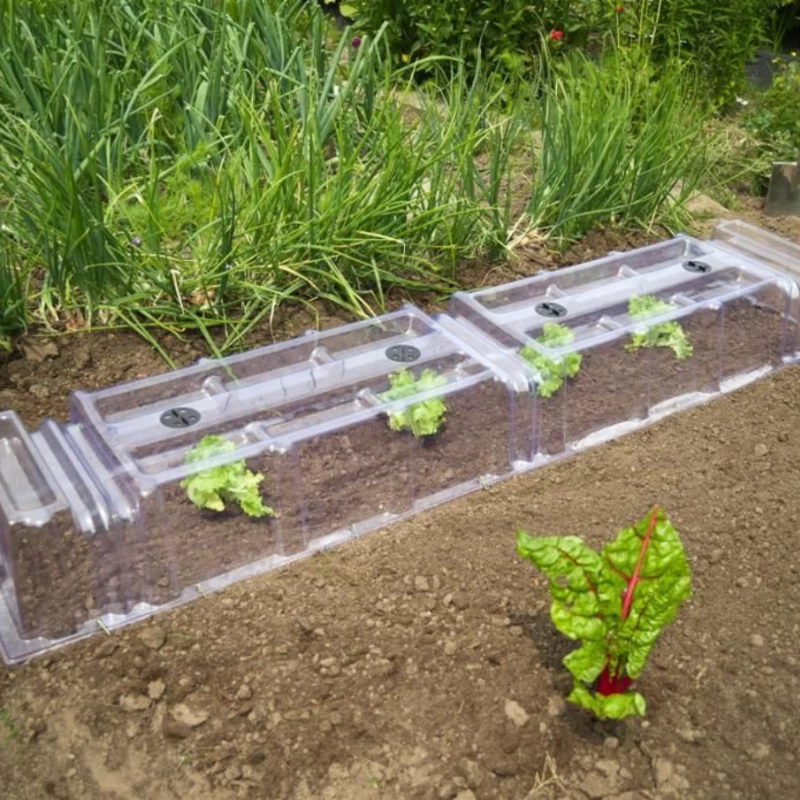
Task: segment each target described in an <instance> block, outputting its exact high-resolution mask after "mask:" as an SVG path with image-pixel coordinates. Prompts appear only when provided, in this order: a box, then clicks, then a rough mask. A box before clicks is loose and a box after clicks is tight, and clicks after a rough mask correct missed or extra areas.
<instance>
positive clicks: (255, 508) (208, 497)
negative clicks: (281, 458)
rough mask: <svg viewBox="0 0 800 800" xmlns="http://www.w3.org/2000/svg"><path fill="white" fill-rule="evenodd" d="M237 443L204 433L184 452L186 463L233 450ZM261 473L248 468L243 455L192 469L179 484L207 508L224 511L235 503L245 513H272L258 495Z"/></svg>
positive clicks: (261, 515) (261, 479) (199, 503)
mask: <svg viewBox="0 0 800 800" xmlns="http://www.w3.org/2000/svg"><path fill="white" fill-rule="evenodd" d="M235 449H236V445H235V444H234V443H233V442H231V441H229V440H228V439H225V438H224V437H223V436H204V437H203V438H202V439H201V440H200V441H199V442H198V443H197V444H196V445H195V446H194V447H193V448H192V449H191V450H190V451H189V452H188V453H187V454H186V457H185V461H186V463H187V464H197V463H199V462H201V461H206V460H208V459H210V458H214V457H215V456H219V455H222V454H223V453H232V452H233V451H234V450H235ZM263 480H264V476H263V475H261V474H260V473H257V472H252V471H251V470H249V469H248V468H247V464H246V463H245V461H244V459H240V460H238V461H230V462H228V463H227V464H220V465H219V466H216V467H209V468H208V469H204V470H200V471H199V472H195V473H194V474H193V475H189V476H188V477H187V478H185V479H184V480H182V481H181V488H182V489H185V490H186V495H187V496H188V498H189V500H190V501H191V502H192V503H194V505H196V506H198V507H199V508H206V509H209V510H210V511H224V510H225V505H226V504H227V503H234V504H237V505H238V506H239V508H241V510H242V511H244V513H245V514H247V516H248V517H274V516H275V512H274V511H273V510H272V509H271V508H270V507H269V506H267V505H265V504H264V500H263V498H262V497H261V492H260V491H259V488H258V487H259V485H260V484H261V482H262V481H263Z"/></svg>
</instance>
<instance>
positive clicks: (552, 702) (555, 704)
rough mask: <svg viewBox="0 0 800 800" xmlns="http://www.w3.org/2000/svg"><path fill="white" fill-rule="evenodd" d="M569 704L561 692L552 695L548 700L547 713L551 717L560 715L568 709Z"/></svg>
mask: <svg viewBox="0 0 800 800" xmlns="http://www.w3.org/2000/svg"><path fill="white" fill-rule="evenodd" d="M566 708H567V704H566V702H565V701H564V698H563V697H561V695H559V694H554V695H551V696H550V698H549V699H548V701H547V713H548V715H549V716H551V717H558V716H560V715H561V714H563V713H564V711H566Z"/></svg>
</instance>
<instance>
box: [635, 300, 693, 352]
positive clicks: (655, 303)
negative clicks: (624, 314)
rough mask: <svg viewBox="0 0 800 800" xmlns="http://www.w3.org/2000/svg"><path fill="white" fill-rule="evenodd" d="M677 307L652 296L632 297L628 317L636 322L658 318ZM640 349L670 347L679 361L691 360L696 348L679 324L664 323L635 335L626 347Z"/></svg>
mask: <svg viewBox="0 0 800 800" xmlns="http://www.w3.org/2000/svg"><path fill="white" fill-rule="evenodd" d="M673 308H675V306H673V305H672V303H668V302H667V301H666V300H660V299H659V298H658V297H653V296H652V295H642V296H641V297H631V299H630V300H629V301H628V316H629V317H630V318H631V319H632V320H633V321H634V322H639V321H640V320H644V319H647V318H648V317H656V316H658V315H659V314H666V313H667V311H671V310H672V309H673ZM640 347H669V348H670V349H671V350H672V352H673V353H675V357H676V358H678V359H681V360H682V359H684V358H691V357H692V355H693V354H694V348H693V347H692V345H691V342H690V341H689V336H688V335H687V334H686V331H684V329H683V328H682V327H681V325H680V323H678V322H662V323H660V324H659V325H653V327H652V328H648V329H647V330H646V331H645V332H644V333H634V334H633V336H632V338H631V341H630V342H629V343H628V344H626V345H625V349H626V350H638V349H639V348H640Z"/></svg>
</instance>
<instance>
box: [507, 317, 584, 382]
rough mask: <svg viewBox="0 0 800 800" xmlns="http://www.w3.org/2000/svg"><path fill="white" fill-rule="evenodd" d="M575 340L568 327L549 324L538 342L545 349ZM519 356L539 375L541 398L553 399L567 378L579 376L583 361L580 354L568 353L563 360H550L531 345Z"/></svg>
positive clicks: (555, 323)
mask: <svg viewBox="0 0 800 800" xmlns="http://www.w3.org/2000/svg"><path fill="white" fill-rule="evenodd" d="M574 339H575V334H574V333H573V332H572V331H571V330H570V329H569V328H568V327H567V326H566V325H559V323H557V322H548V323H546V324H545V326H544V328H543V330H542V335H541V336H539V338H538V339H537V340H536V341H537V342H539V344H541V345H544V346H545V347H564V346H565V345H568V344H570V343H571V342H572V341H574ZM519 354H520V355H521V356H522V357H523V358H524V359H525V361H527V362H528V363H529V364H530V365H531V366H532V367H533V368H534V369H535V370H536V371H537V372H538V373H539V380H538V382H537V384H536V394H538V395H539V397H552V396H553V395H554V394H555V393H556V392H557V391H558V390H559V389H560V388H561V387H562V385H563V384H564V381H565V380H566V378H574V377H575V376H576V375H577V374H578V372H579V371H580V368H581V361H582V360H583V356H582V355H581V354H580V353H567V354H566V355H565V356H564V357H563V358H549V357H548V356H546V355H544V354H543V353H540V352H539V351H538V350H536V349H534V348H533V347H531V346H530V345H529V344H526V345H525V347H523V348H522V349H521V350H520V351H519Z"/></svg>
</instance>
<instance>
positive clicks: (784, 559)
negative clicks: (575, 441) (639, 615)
mask: <svg viewBox="0 0 800 800" xmlns="http://www.w3.org/2000/svg"><path fill="white" fill-rule="evenodd" d="M98 360H99V357H98ZM798 398H800V372H799V371H798V370H797V368H789V369H787V370H785V371H783V372H782V373H780V374H779V375H776V376H775V377H773V378H769V379H767V380H765V381H762V382H758V383H755V384H753V385H751V386H748V387H745V388H743V389H741V390H740V391H737V392H735V393H732V394H730V395H728V396H726V397H722V398H720V399H719V400H717V401H716V402H715V403H714V404H711V405H707V406H703V407H699V408H696V409H693V410H691V411H690V412H688V413H687V414H682V415H679V416H675V417H671V418H669V419H665V420H663V421H662V422H660V423H658V424H657V425H655V426H653V427H650V428H648V429H646V430H642V431H639V432H636V433H634V434H632V435H630V436H628V437H625V438H624V439H620V440H619V441H616V442H614V443H611V444H608V445H605V446H602V447H599V448H594V449H592V450H590V451H587V452H585V453H583V454H580V455H578V456H577V457H576V458H573V459H570V460H568V461H564V462H561V463H558V464H553V465H550V466H546V467H544V468H543V469H540V470H536V471H534V472H532V473H530V474H527V475H524V476H520V477H518V478H516V479H514V480H513V481H510V482H508V483H505V484H502V485H499V486H497V487H493V488H491V489H489V490H487V491H484V492H480V493H477V494H474V495H471V496H469V497H466V498H463V499H461V500H458V501H456V502H454V503H451V504H448V505H446V506H442V507H440V508H438V509H435V510H432V511H431V512H429V513H426V514H424V515H421V516H418V517H415V518H413V519H410V520H408V521H405V522H401V523H399V524H398V525H396V526H393V527H391V528H388V529H386V531H385V532H384V533H381V534H377V535H375V536H371V537H366V538H364V539H362V540H360V541H356V542H353V543H351V544H350V545H348V546H347V547H345V548H340V549H337V550H335V551H331V552H329V553H325V554H321V555H320V556H318V557H315V558H312V559H310V560H307V561H304V562H301V563H298V564H296V565H293V566H291V567H289V568H287V569H285V570H282V571H280V572H277V573H272V574H270V575H267V576H263V577H261V578H257V579H255V580H253V581H249V582H247V583H243V584H240V585H237V586H235V587H231V588H230V589H228V590H227V591H225V592H224V593H221V594H219V595H215V596H212V597H209V598H208V599H207V600H204V601H201V602H199V603H195V604H192V605H189V606H186V607H183V608H181V609H177V610H174V611H170V612H167V613H165V614H163V615H162V616H160V617H159V618H158V619H156V620H154V621H153V622H152V623H148V624H144V625H139V626H134V627H130V628H126V629H123V630H120V631H117V632H115V633H114V635H113V637H112V638H105V637H104V638H101V639H94V640H90V641H87V642H84V643H79V644H77V645H75V646H74V647H73V648H70V649H67V650H63V651H60V652H57V653H54V654H53V655H52V656H49V657H47V658H46V659H45V660H35V661H32V662H31V663H30V664H29V665H26V666H24V667H21V668H17V669H15V670H13V671H12V670H10V669H7V668H3V667H0V708H2V710H3V716H2V721H0V725H2V733H3V736H4V745H3V747H0V770H2V774H3V776H4V781H5V787H7V788H6V791H7V793H8V795H9V797H14V798H17V797H19V798H26V797H31V798H34V797H36V798H38V797H48V796H52V797H64V798H69V797H80V798H86V800H102V799H103V798H105V797H107V796H108V795H109V793H110V792H113V791H117V793H118V794H121V795H122V796H124V794H125V792H133V791H138V792H139V793H140V794H142V795H143V796H146V797H159V796H164V797H170V796H171V795H176V796H180V795H181V793H183V795H184V796H185V793H186V791H187V788H186V787H194V788H193V789H192V791H194V792H195V793H196V795H197V796H198V797H202V798H206V797H208V798H211V797H219V798H225V799H227V797H233V796H237V795H238V796H242V797H252V798H260V799H261V798H263V799H264V800H273V798H275V799H276V800H277V799H278V798H281V799H282V798H292V800H310V799H311V798H317V797H325V798H329V800H352V799H353V798H357V797H364V798H369V797H375V796H378V797H382V798H386V800H401V799H402V800H407V799H408V798H435V799H436V800H438V798H439V797H440V796H445V797H451V798H453V797H456V796H457V793H458V792H464V793H466V792H472V793H473V794H474V796H475V797H476V798H479V800H486V799H490V800H491V799H493V798H497V799H498V800H507V798H526V797H527V794H528V792H529V791H530V790H531V789H532V788H533V787H534V786H535V785H537V779H536V773H537V772H540V773H541V772H543V771H544V770H545V766H546V765H545V760H546V758H547V757H548V756H549V757H551V758H552V759H554V762H555V768H556V773H557V775H558V776H559V779H560V782H561V786H562V787H563V788H560V789H559V788H556V786H555V785H553V786H552V788H553V791H552V794H548V793H547V790H546V789H543V790H541V791H540V792H539V794H535V795H533V798H534V800H541V798H544V797H548V796H549V797H552V798H558V800H563V798H567V797H569V798H579V799H580V800H585V797H594V796H596V795H594V794H592V792H595V791H604V792H606V793H607V794H608V795H609V796H611V797H613V796H615V795H620V794H623V793H624V792H626V791H630V792H633V795H632V797H635V798H645V797H648V796H651V797H660V798H680V799H681V800H683V798H692V800H719V798H723V797H724V798H726V800H727V798H731V800H732V799H733V798H739V800H749V799H750V798H755V797H791V796H793V793H794V790H795V786H796V781H797V775H798V763H800V762H799V760H800V750H798V742H800V727H798V725H800V723H799V722H798V721H799V720H800V713H798V712H800V707H798V701H797V697H798V691H797V690H798V688H800V672H799V671H798V658H800V656H799V655H798V652H797V647H796V645H795V639H796V630H797V629H798V626H800V616H798V614H799V613H800V612H798V609H800V563H798V560H797V558H796V553H795V549H796V548H795V545H794V538H795V533H794V522H793V520H795V519H800V495H798V493H797V492H796V491H794V489H793V486H794V481H795V476H796V475H797V474H798V471H800V460H799V459H800V455H798V454H800V440H799V439H798V432H797V424H796V421H797V415H798V413H800V401H799V400H798ZM677 445H679V446H677ZM654 502H659V503H661V504H662V505H663V507H664V508H665V509H666V510H667V511H668V513H669V514H670V516H671V518H672V519H673V521H674V523H675V525H676V527H677V528H678V530H679V531H680V532H681V534H682V537H683V540H684V542H685V545H686V548H687V553H688V556H689V559H690V561H691V564H692V568H693V570H694V584H695V596H694V598H693V599H692V600H691V601H690V602H689V604H688V605H687V607H686V608H685V609H684V611H682V613H681V617H680V619H679V621H678V623H677V624H676V625H675V626H673V627H671V628H669V629H667V631H666V632H665V634H664V637H663V639H662V640H661V641H660V642H659V644H658V645H657V647H656V650H655V653H654V658H653V661H652V663H651V665H650V666H649V668H648V670H647V671H646V673H645V675H644V678H643V679H642V681H641V684H640V687H639V688H640V690H641V691H642V692H643V693H644V694H645V696H646V697H647V700H648V703H649V711H648V717H647V719H646V720H645V721H637V720H630V721H628V722H626V723H624V724H619V725H612V724H609V725H599V724H596V723H593V722H592V721H591V720H590V719H589V718H588V717H586V716H585V715H583V714H580V713H578V712H576V711H574V710H572V709H571V708H568V707H565V705H564V696H565V693H566V691H567V690H568V687H569V683H570V681H569V679H568V676H567V675H566V671H565V670H564V668H563V667H562V666H561V664H560V661H561V658H562V657H563V656H564V654H565V653H566V652H567V651H568V650H569V649H570V645H569V643H568V642H565V641H564V640H563V638H562V637H561V636H560V635H559V634H557V633H556V632H555V631H554V630H553V629H552V624H551V622H550V620H549V618H548V603H549V595H548V591H547V586H546V584H545V582H544V581H542V580H541V578H540V577H539V576H537V574H536V573H535V572H534V571H533V570H532V569H531V568H530V565H528V564H526V563H524V562H522V561H521V560H520V559H519V558H518V557H517V555H516V553H515V547H514V532H515V530H516V528H518V527H520V526H523V527H525V528H526V529H527V530H528V531H529V532H531V533H532V534H542V535H544V534H555V533H574V534H577V535H581V536H584V537H586V539H587V540H588V541H589V542H590V543H591V544H593V545H599V544H601V543H603V542H605V541H607V540H608V539H609V538H610V536H611V535H613V533H614V532H616V530H617V529H618V528H619V527H620V526H623V525H625V524H627V523H629V522H630V521H631V520H632V519H633V518H636V517H637V516H639V515H641V514H642V513H644V511H645V510H646V509H647V508H649V507H650V505H651V504H652V503H654ZM12 675H13V678H12ZM151 687H152V688H151ZM150 692H152V694H153V695H154V696H155V698H157V699H154V698H152V697H151V696H150ZM512 703H516V704H517V705H518V706H519V708H520V709H522V712H523V714H522V715H520V713H519V711H518V710H517V708H516V706H514V705H511V704H512ZM183 707H185V708H188V709H190V711H191V715H188V716H187V715H186V712H185V711H184V710H183ZM136 708H138V709H140V710H134V709H136ZM176 709H177V711H176ZM509 713H510V714H511V715H512V716H513V720H516V721H513V720H512V716H509ZM175 714H177V715H178V717H180V718H182V719H188V720H189V721H190V722H191V723H192V724H193V725H194V727H191V726H189V725H187V724H186V723H185V722H184V723H179V722H178V721H176V719H175ZM206 715H207V716H206ZM199 719H202V720H203V721H202V722H200V723H197V720H199ZM519 723H522V724H519ZM29 739H30V743H28V744H25V742H27V741H28V740H29ZM232 742H235V743H236V744H235V745H232V744H230V743H232ZM548 774H549V773H548ZM114 787H118V789H115V788H114ZM465 796H466V797H469V795H466V794H465ZM623 796H624V795H623Z"/></svg>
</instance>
